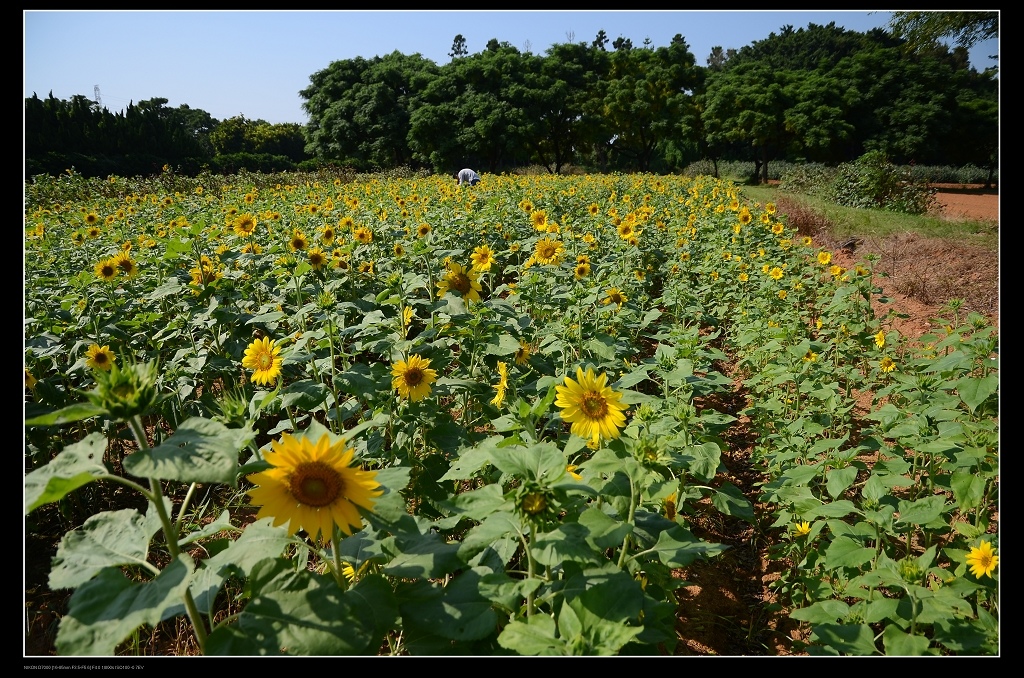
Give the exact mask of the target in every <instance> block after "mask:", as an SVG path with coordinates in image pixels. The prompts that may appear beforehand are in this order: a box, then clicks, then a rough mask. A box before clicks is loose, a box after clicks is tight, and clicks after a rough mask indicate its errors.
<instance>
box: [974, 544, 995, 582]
mask: <svg viewBox="0 0 1024 678" xmlns="http://www.w3.org/2000/svg"><path fill="white" fill-rule="evenodd" d="M967 564H968V565H970V566H971V574H973V575H974V576H975V577H977V578H979V579H980V578H981V577H982V576H988V577H991V576H992V573H993V572H995V570H996V565H998V564H999V556H997V555H996V552H995V550H994V549H993V548H992V544H990V543H989V542H988V541H987V540H985V541H982V542H981V543H980V544H978V545H977V546H975V547H974V548H972V549H971V552H970V553H968V554H967Z"/></svg>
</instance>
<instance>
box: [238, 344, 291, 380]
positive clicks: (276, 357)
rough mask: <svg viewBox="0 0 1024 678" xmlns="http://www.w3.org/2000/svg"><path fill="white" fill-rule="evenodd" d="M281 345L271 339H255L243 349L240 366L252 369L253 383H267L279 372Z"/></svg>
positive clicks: (276, 376) (275, 377)
mask: <svg viewBox="0 0 1024 678" xmlns="http://www.w3.org/2000/svg"><path fill="white" fill-rule="evenodd" d="M282 361H283V360H282V358H281V347H280V346H278V345H277V344H276V342H274V340H273V339H268V338H267V337H263V338H261V339H257V340H255V341H254V342H252V343H251V344H249V347H248V348H247V349H245V355H244V356H243V357H242V367H245V368H248V369H250V370H252V371H253V372H252V382H253V383H254V384H265V385H269V384H272V383H274V381H275V380H276V379H277V378H278V376H280V374H281V363H282Z"/></svg>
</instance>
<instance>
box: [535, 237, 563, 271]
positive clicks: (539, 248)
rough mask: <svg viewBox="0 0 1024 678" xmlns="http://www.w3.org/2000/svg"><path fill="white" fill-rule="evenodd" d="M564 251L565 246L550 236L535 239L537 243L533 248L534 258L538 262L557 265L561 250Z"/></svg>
mask: <svg viewBox="0 0 1024 678" xmlns="http://www.w3.org/2000/svg"><path fill="white" fill-rule="evenodd" d="M564 251H565V246H564V245H563V244H562V243H561V242H559V241H558V240H552V239H551V238H543V239H541V240H538V241H537V244H536V245H535V246H534V249H533V256H534V259H536V260H537V263H540V264H551V265H552V266H557V265H558V263H559V262H560V261H561V257H562V252H564Z"/></svg>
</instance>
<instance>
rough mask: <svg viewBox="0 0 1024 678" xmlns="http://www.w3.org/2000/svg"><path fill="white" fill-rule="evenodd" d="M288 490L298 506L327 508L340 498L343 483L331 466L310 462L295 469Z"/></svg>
mask: <svg viewBox="0 0 1024 678" xmlns="http://www.w3.org/2000/svg"><path fill="white" fill-rule="evenodd" d="M288 489H289V490H290V491H291V494H292V496H293V497H295V499H296V501H298V502H299V503H300V504H305V505H306V506H327V505H329V504H331V503H332V502H334V501H335V500H336V499H337V498H338V497H340V496H341V493H342V491H343V490H344V489H345V482H344V480H342V477H341V474H339V473H338V472H337V471H336V470H334V468H333V467H332V466H330V465H328V464H325V463H323V462H322V461H310V462H305V463H302V464H299V465H298V466H296V467H295V471H293V472H292V475H291V479H290V480H289V484H288Z"/></svg>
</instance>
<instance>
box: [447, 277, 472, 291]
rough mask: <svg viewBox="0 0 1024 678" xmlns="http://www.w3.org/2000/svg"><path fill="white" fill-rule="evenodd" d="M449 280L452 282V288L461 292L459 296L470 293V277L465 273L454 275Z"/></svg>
mask: <svg viewBox="0 0 1024 678" xmlns="http://www.w3.org/2000/svg"><path fill="white" fill-rule="evenodd" d="M448 280H449V281H450V282H451V286H452V287H454V288H455V289H457V290H458V291H459V294H466V293H467V292H469V290H470V282H469V276H467V275H466V274H465V273H454V274H452V276H451V277H450V278H449V279H448Z"/></svg>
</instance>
